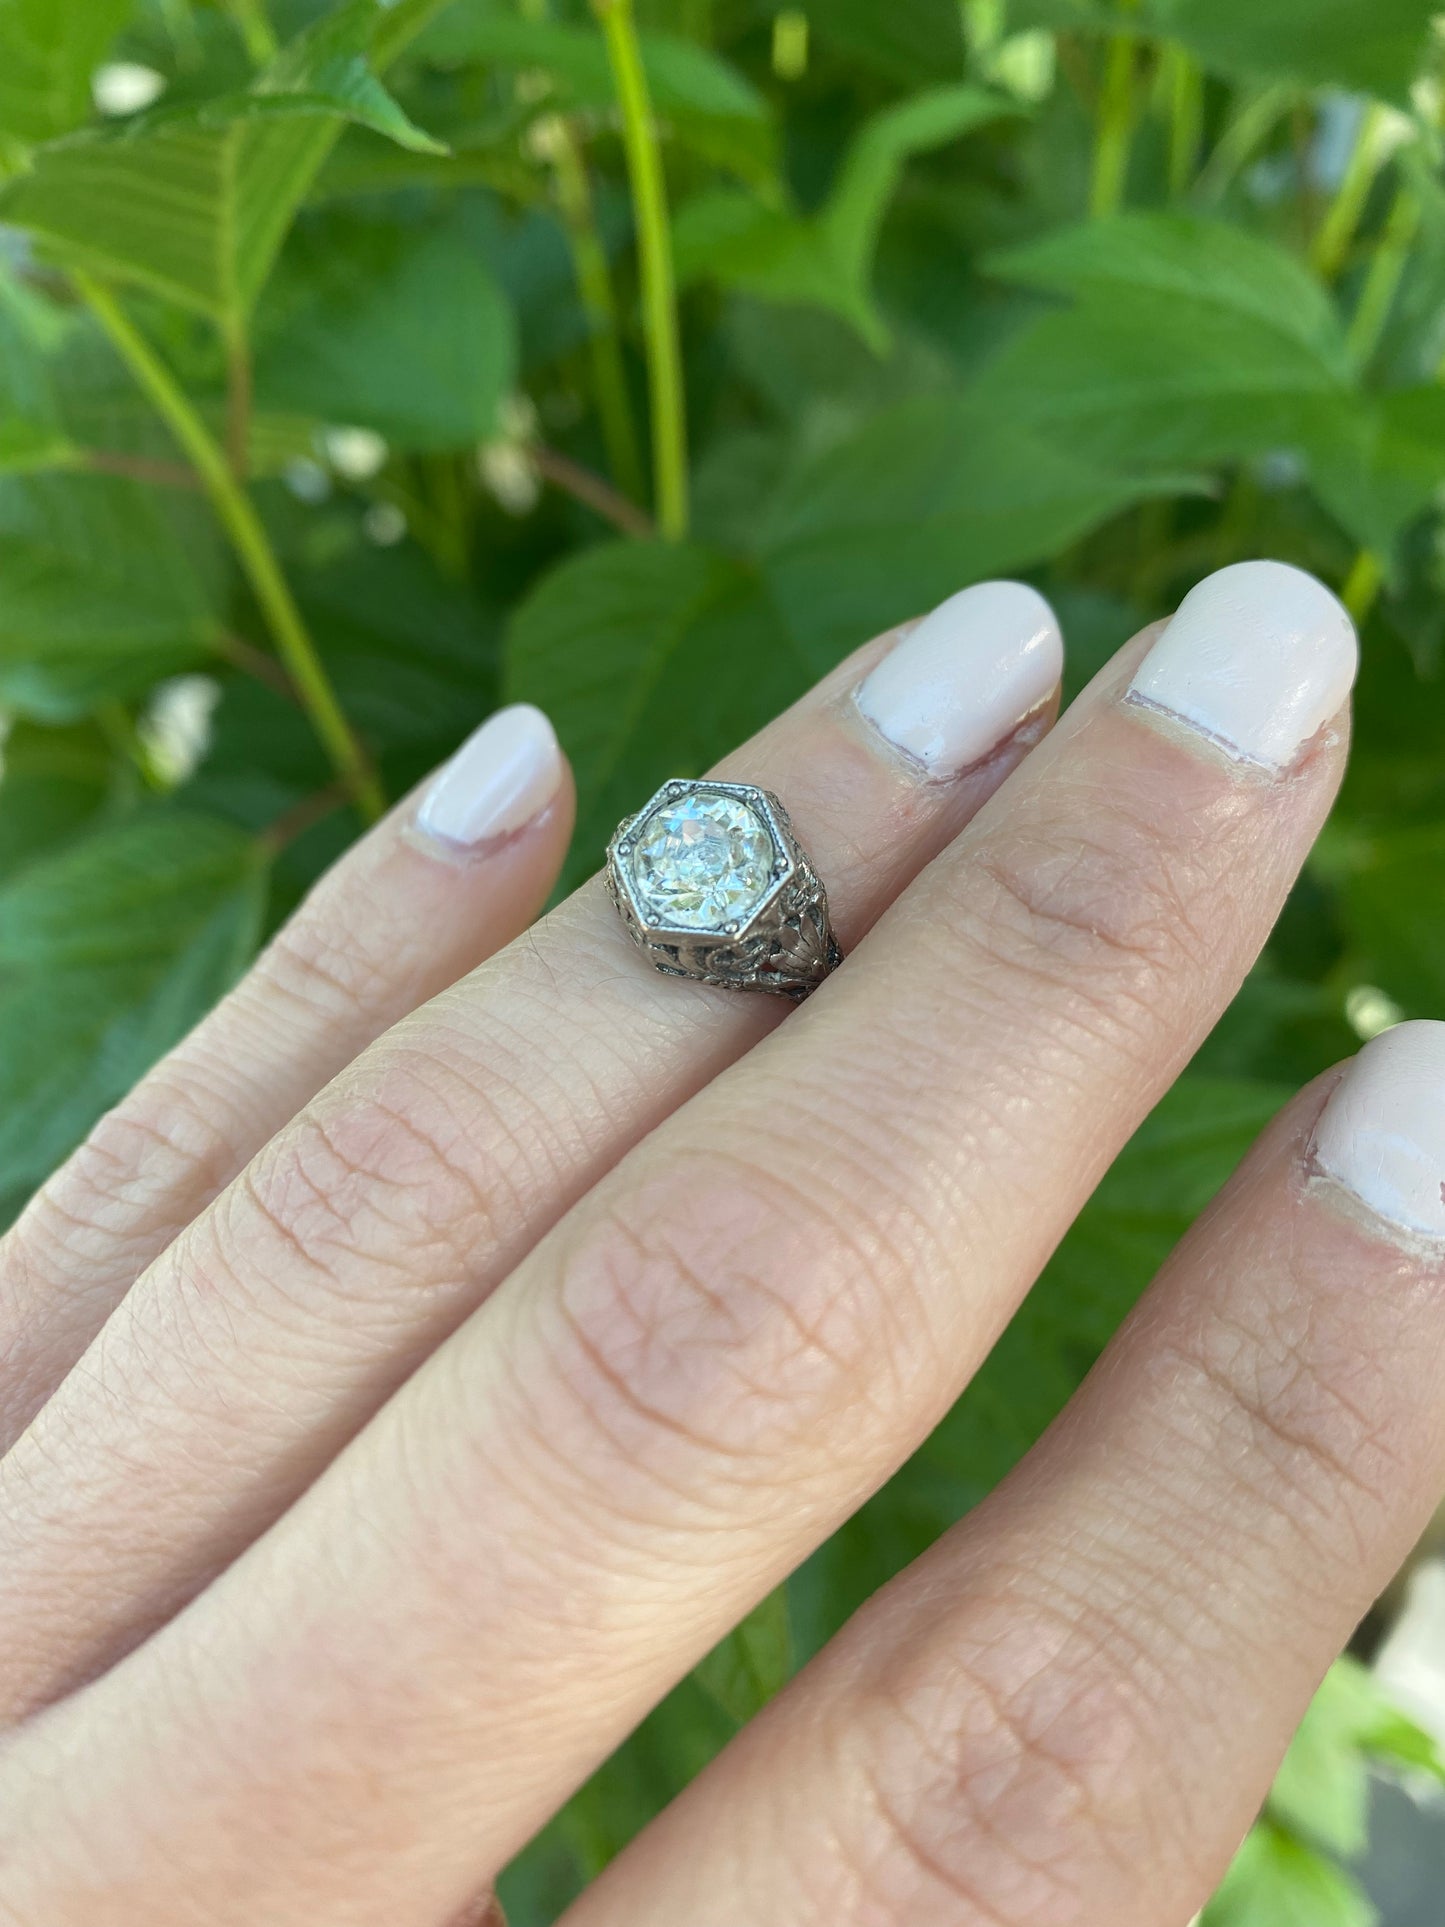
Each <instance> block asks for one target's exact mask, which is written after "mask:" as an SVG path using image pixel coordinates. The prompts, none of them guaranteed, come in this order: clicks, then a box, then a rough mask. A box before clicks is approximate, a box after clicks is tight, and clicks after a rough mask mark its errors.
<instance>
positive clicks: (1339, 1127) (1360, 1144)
mask: <svg viewBox="0 0 1445 1927" xmlns="http://www.w3.org/2000/svg"><path fill="white" fill-rule="evenodd" d="M1314 1159H1315V1163H1316V1164H1317V1165H1318V1167H1319V1169H1320V1170H1321V1171H1323V1172H1324V1173H1325V1174H1326V1175H1327V1176H1329V1177H1331V1178H1333V1179H1334V1180H1335V1182H1336V1183H1337V1184H1342V1185H1344V1186H1345V1188H1346V1189H1347V1190H1349V1191H1352V1192H1353V1193H1354V1194H1355V1196H1356V1197H1357V1198H1359V1199H1360V1200H1361V1202H1362V1203H1364V1204H1366V1205H1368V1207H1369V1208H1370V1210H1371V1211H1372V1212H1373V1213H1374V1214H1375V1216H1376V1217H1377V1218H1382V1219H1383V1220H1384V1221H1385V1222H1386V1223H1387V1224H1392V1225H1399V1226H1400V1227H1402V1228H1403V1229H1404V1230H1406V1231H1413V1232H1417V1233H1420V1234H1423V1235H1424V1236H1426V1237H1430V1238H1445V1024H1432V1023H1418V1022H1417V1023H1412V1024H1398V1025H1396V1027H1395V1028H1394V1029H1393V1030H1387V1031H1384V1032H1383V1033H1382V1034H1381V1035H1380V1036H1379V1037H1376V1038H1373V1039H1371V1041H1370V1042H1369V1043H1368V1044H1366V1046H1365V1048H1364V1049H1363V1050H1362V1051H1361V1052H1360V1054H1359V1056H1358V1057H1356V1058H1355V1060H1354V1062H1353V1063H1352V1064H1351V1065H1350V1066H1349V1068H1348V1069H1347V1070H1346V1072H1345V1074H1344V1076H1343V1077H1342V1078H1341V1080H1340V1082H1339V1083H1338V1084H1337V1085H1336V1086H1335V1089H1334V1091H1333V1092H1332V1093H1331V1095H1330V1100H1329V1102H1328V1103H1327V1104H1326V1105H1325V1108H1324V1110H1323V1111H1322V1112H1321V1113H1320V1121H1319V1123H1318V1124H1317V1125H1316V1126H1315V1140H1314Z"/></svg>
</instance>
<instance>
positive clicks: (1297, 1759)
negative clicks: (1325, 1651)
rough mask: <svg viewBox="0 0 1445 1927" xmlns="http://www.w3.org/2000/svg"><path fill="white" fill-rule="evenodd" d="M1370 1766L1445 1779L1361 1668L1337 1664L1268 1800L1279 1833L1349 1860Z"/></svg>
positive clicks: (1356, 1850) (1365, 1832) (1360, 1844)
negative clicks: (1381, 1765)
mask: <svg viewBox="0 0 1445 1927" xmlns="http://www.w3.org/2000/svg"><path fill="white" fill-rule="evenodd" d="M1373 1761H1380V1762H1385V1763H1389V1764H1390V1765H1392V1766H1394V1767H1396V1768H1397V1769H1399V1768H1404V1769H1409V1770H1414V1771H1424V1772H1428V1773H1430V1774H1431V1775H1432V1776H1433V1777H1434V1778H1436V1779H1437V1780H1438V1779H1439V1778H1440V1777H1441V1774H1442V1772H1445V1766H1442V1762H1441V1757H1440V1753H1439V1749H1438V1748H1437V1747H1436V1745H1435V1743H1434V1742H1433V1741H1432V1740H1431V1739H1430V1737H1429V1735H1428V1734H1426V1733H1424V1732H1423V1731H1422V1730H1421V1729H1420V1728H1419V1727H1418V1726H1417V1725H1416V1724H1415V1722H1414V1721H1413V1720H1411V1719H1408V1718H1407V1717H1406V1716H1405V1714H1403V1713H1402V1712H1401V1711H1400V1709H1399V1708H1398V1707H1397V1706H1396V1705H1395V1704H1394V1702H1393V1701H1392V1700H1391V1698H1390V1696H1389V1694H1388V1693H1387V1692H1386V1691H1385V1690H1384V1688H1383V1687H1382V1686H1381V1685H1380V1683H1379V1682H1378V1680H1377V1679H1376V1678H1375V1676H1374V1674H1373V1673H1372V1672H1370V1670H1369V1668H1368V1667H1365V1666H1362V1665H1361V1664H1360V1663H1359V1661H1358V1660H1356V1659H1352V1658H1350V1657H1349V1656H1348V1655H1347V1656H1346V1657H1344V1658H1343V1659H1340V1660H1338V1661H1336V1663H1335V1665H1334V1666H1332V1667H1331V1668H1330V1671H1329V1672H1328V1673H1327V1674H1326V1676H1325V1680H1324V1683H1323V1685H1322V1686H1321V1687H1320V1690H1319V1692H1318V1693H1317V1694H1316V1695H1315V1698H1314V1701H1313V1703H1312V1705H1311V1706H1310V1709H1309V1711H1308V1712H1307V1713H1306V1714H1305V1717H1304V1720H1303V1722H1302V1724H1301V1726H1300V1729H1299V1732H1298V1733H1297V1734H1296V1735H1295V1738H1294V1743H1293V1744H1292V1745H1291V1747H1290V1750H1289V1752H1288V1753H1287V1754H1286V1755H1285V1759H1284V1764H1283V1765H1282V1766H1281V1768H1280V1771H1279V1775H1278V1777H1277V1778H1276V1780H1275V1783H1274V1789H1273V1791H1272V1792H1271V1794H1270V1799H1269V1811H1270V1815H1271V1817H1272V1819H1273V1820H1274V1821H1275V1822H1276V1823H1277V1824H1278V1825H1279V1826H1281V1827H1283V1828H1284V1829H1285V1830H1286V1831H1288V1832H1290V1833H1293V1834H1295V1835H1296V1836H1297V1837H1299V1838H1301V1839H1304V1840H1307V1841H1310V1842H1312V1843H1313V1844H1314V1845H1315V1846H1318V1847H1323V1848H1326V1849H1328V1850H1329V1852H1331V1853H1333V1854H1335V1855H1337V1856H1338V1857H1339V1858H1340V1859H1344V1860H1353V1859H1355V1858H1357V1857H1358V1855H1359V1854H1361V1853H1362V1852H1363V1850H1364V1848H1365V1846H1366V1844H1367V1842H1368V1839H1369V1807H1370V1765H1371V1762H1373Z"/></svg>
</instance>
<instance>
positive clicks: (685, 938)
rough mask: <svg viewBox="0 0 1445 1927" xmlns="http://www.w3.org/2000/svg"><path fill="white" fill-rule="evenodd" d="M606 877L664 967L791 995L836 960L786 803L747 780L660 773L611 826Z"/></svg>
mask: <svg viewBox="0 0 1445 1927" xmlns="http://www.w3.org/2000/svg"><path fill="white" fill-rule="evenodd" d="M607 887H608V889H609V891H610V892H611V896H612V901H613V902H614V903H615V904H616V906H617V909H618V912H619V914H620V915H621V917H622V921H623V923H624V924H625V925H626V926H627V931H628V934H629V935H630V936H631V938H632V941H633V942H634V943H635V944H636V945H637V947H638V948H639V950H641V951H643V952H644V953H645V954H646V955H647V956H648V957H649V958H650V959H651V961H652V964H653V966H654V968H656V969H657V970H660V971H661V972H662V973H663V975H664V976H668V977H690V978H692V979H693V980H694V981H695V982H697V983H704V984H717V985H720V986H722V987H723V988H725V989H728V990H762V991H768V992H771V993H772V994H773V995H774V996H778V997H791V998H792V999H793V1000H794V1001H795V1002H800V1001H801V1000H802V999H803V998H804V997H806V996H808V995H809V994H810V993H811V992H813V991H814V990H816V989H817V988H818V985H819V984H820V983H822V981H823V979H824V978H825V977H826V976H828V975H829V973H830V972H831V971H834V970H836V969H837V967H838V965H839V964H840V963H841V962H842V960H843V958H842V952H841V951H840V950H839V948H838V944H837V940H836V938H835V937H834V935H833V928H832V925H831V923H830V922H829V918H828V894H827V891H826V890H825V888H824V886H823V881H822V879H821V877H819V875H818V873H817V871H816V870H815V869H814V868H813V866H812V864H811V862H810V861H809V860H808V857H807V854H806V852H805V851H804V850H803V848H802V846H801V844H800V843H799V842H798V839H797V837H796V835H795V834H794V832H793V826H792V823H791V821H790V820H789V817H788V812H787V811H786V809H784V807H783V805H782V803H781V802H780V801H779V800H778V798H777V797H776V796H774V795H773V793H772V792H771V791H770V790H763V789H755V788H754V787H753V786H752V785H751V784H748V783H715V782H710V781H707V780H702V781H698V782H684V781H682V780H680V779H679V780H677V781H674V782H671V783H664V784H663V786H662V788H661V789H660V790H659V791H658V792H657V794H656V796H654V797H653V798H652V800H651V802H649V803H648V804H647V805H646V806H645V807H644V808H643V809H640V810H639V811H638V812H637V814H636V815H635V816H629V817H627V818H626V819H625V821H624V822H622V823H621V824H620V825H619V826H618V829H617V833H616V835H615V836H614V837H613V839H612V841H611V843H610V844H609V845H608V849H607Z"/></svg>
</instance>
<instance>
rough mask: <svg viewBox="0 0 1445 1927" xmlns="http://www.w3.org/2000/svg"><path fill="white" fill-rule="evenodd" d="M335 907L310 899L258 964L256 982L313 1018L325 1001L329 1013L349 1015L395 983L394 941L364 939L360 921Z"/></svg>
mask: <svg viewBox="0 0 1445 1927" xmlns="http://www.w3.org/2000/svg"><path fill="white" fill-rule="evenodd" d="M335 912H336V905H335V904H334V903H331V902H327V901H325V900H324V899H322V898H312V899H310V900H309V901H308V902H307V903H305V904H303V905H302V907H301V908H300V910H298V911H297V913H296V915H295V916H294V917H292V918H291V920H290V921H289V922H288V923H285V924H283V925H282V927H281V928H280V929H279V930H278V931H277V932H276V935H275V936H274V937H273V938H272V939H271V942H270V943H269V945H268V946H267V948H266V951H265V954H264V955H263V956H262V957H261V959H260V960H259V962H258V963H257V965H256V973H255V983H256V986H257V988H258V989H264V991H265V993H266V994H267V996H272V997H274V996H277V995H279V996H281V997H283V998H285V999H286V1000H287V1001H288V1002H290V1003H293V1004H299V1005H301V1006H302V1007H303V1009H304V1010H305V1013H306V1019H307V1022H308V1024H314V1023H315V1021H316V1018H317V1015H318V1006H323V1005H324V1006H325V1008H324V1009H323V1010H321V1011H320V1014H321V1015H322V1016H323V1017H325V1018H330V1019H334V1018H336V1017H338V1016H341V1017H344V1016H346V1015H348V1014H349V1013H350V1012H352V1011H354V1010H358V1009H367V1008H369V1007H370V1006H371V1005H372V1004H374V1003H377V1002H378V1001H380V1000H382V999H383V998H385V997H387V995H388V993H390V992H392V990H393V989H394V980H395V976H396V965H395V955H396V952H395V945H394V944H386V943H377V942H374V941H373V942H359V941H358V936H359V935H360V934H361V933H360V932H359V931H358V928H357V926H356V923H355V921H354V920H353V919H352V918H350V917H347V916H344V915H343V916H338V915H337V914H335ZM394 934H395V933H394Z"/></svg>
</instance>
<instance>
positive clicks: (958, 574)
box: [762, 395, 1156, 673]
mask: <svg viewBox="0 0 1445 1927" xmlns="http://www.w3.org/2000/svg"><path fill="white" fill-rule="evenodd" d="M1155 486H1156V485H1155V484H1153V483H1140V482H1138V481H1136V480H1132V479H1128V478H1124V477H1121V476H1119V475H1117V474H1114V473H1111V472H1109V471H1108V470H1106V469H1104V468H1101V467H1100V466H1098V465H1097V464H1095V463H1092V462H1089V461H1086V460H1083V459H1080V458H1078V457H1076V456H1074V455H1071V454H1069V453H1068V452H1067V451H1066V450H1064V449H1062V448H1060V447H1058V446H1056V445H1055V444H1054V443H1053V442H1052V441H1051V440H1050V439H1049V438H1047V437H1044V436H1037V435H1034V434H1032V433H1030V432H1029V431H1028V430H1026V429H1022V428H1020V427H1018V426H1015V425H1014V424H1012V423H1009V422H1007V421H1002V420H1000V419H999V418H998V416H997V415H995V414H994V413H993V411H992V409H983V408H981V407H980V406H979V404H978V403H977V402H975V401H971V400H970V399H968V398H967V397H960V396H957V395H940V396H938V397H922V398H919V399H918V400H915V401H909V402H904V403H901V404H899V405H898V406H896V407H894V408H891V409H887V410H885V411H883V412H882V413H880V414H879V415H878V416H876V417H875V418H874V420H873V421H871V422H870V423H869V424H868V425H867V426H866V427H865V428H863V429H862V430H861V431H860V432H859V433H857V434H856V435H854V436H852V437H851V438H850V439H848V440H847V441H845V442H843V443H842V444H841V445H840V446H837V447H830V448H826V449H825V450H824V451H823V452H822V453H821V454H819V455H818V456H816V457H814V458H813V459H811V460H809V461H807V462H805V463H803V464H802V465H801V466H800V467H799V468H798V469H796V470H795V472H794V473H793V475H792V476H791V478H790V479H789V481H788V482H787V483H786V484H785V486H784V487H783V489H782V490H781V491H780V493H779V495H778V497H777V499H776V500H775V501H774V502H773V503H772V504H771V507H770V512H769V514H768V515H767V517H766V518H764V519H765V525H766V526H765V533H764V536H763V555H762V561H763V567H764V570H765V573H766V577H767V581H768V586H769V589H770V591H771V595H772V598H773V601H774V602H775V604H776V606H777V607H778V609H779V610H780V611H781V613H782V614H783V616H784V619H785V620H786V622H787V623H788V626H789V628H790V630H791V632H792V633H793V634H794V635H795V636H796V637H797V638H798V639H799V643H800V646H801V647H802V648H803V649H804V651H805V655H806V658H807V660H808V661H809V662H810V663H811V664H812V665H813V666H814V668H815V670H816V671H817V672H818V673H821V672H822V671H823V670H824V669H825V668H828V667H831V665H832V664H833V663H834V662H836V661H837V660H838V658H839V656H841V655H842V654H843V653H844V651H845V650H846V649H847V648H849V647H852V646H854V645H856V644H857V643H860V642H863V641H865V640H866V639H867V637H869V636H870V635H873V634H876V633H878V632H879V631H881V630H883V629H886V628H888V627H890V626H891V625H892V624H893V623H895V622H898V621H901V620H902V619H903V618H904V617H906V616H910V615H918V614H920V613H922V612H923V611H924V610H926V609H929V608H931V607H933V605H934V604H935V603H937V602H940V601H942V600H943V598H944V597H945V596H947V595H951V594H952V593H953V591H954V590H955V589H959V588H962V587H963V586H964V585H965V584H966V583H968V582H970V581H974V580H976V579H978V578H980V577H982V576H988V575H997V574H1000V573H1006V572H1007V571H1009V570H1012V569H1019V568H1023V567H1026V566H1027V565H1028V564H1030V563H1032V562H1037V561H1039V560H1041V559H1042V558H1043V557H1045V556H1048V555H1050V554H1052V553H1054V552H1055V551H1056V550H1057V549H1059V548H1060V547H1062V546H1063V545H1064V544H1065V543H1068V542H1071V541H1073V540H1075V539H1076V538H1077V537H1078V536H1080V535H1082V534H1084V533H1085V531H1086V530H1088V529H1090V528H1093V527H1096V526H1097V525H1098V523H1100V522H1101V521H1103V520H1105V519H1106V518H1107V517H1108V516H1110V515H1112V514H1114V513H1116V512H1117V511H1118V510H1119V509H1121V508H1123V507H1125V506H1126V505H1127V504H1129V503H1130V502H1133V501H1137V500H1139V499H1140V498H1141V497H1142V496H1147V495H1148V494H1150V493H1152V492H1153V491H1154V488H1155Z"/></svg>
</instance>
